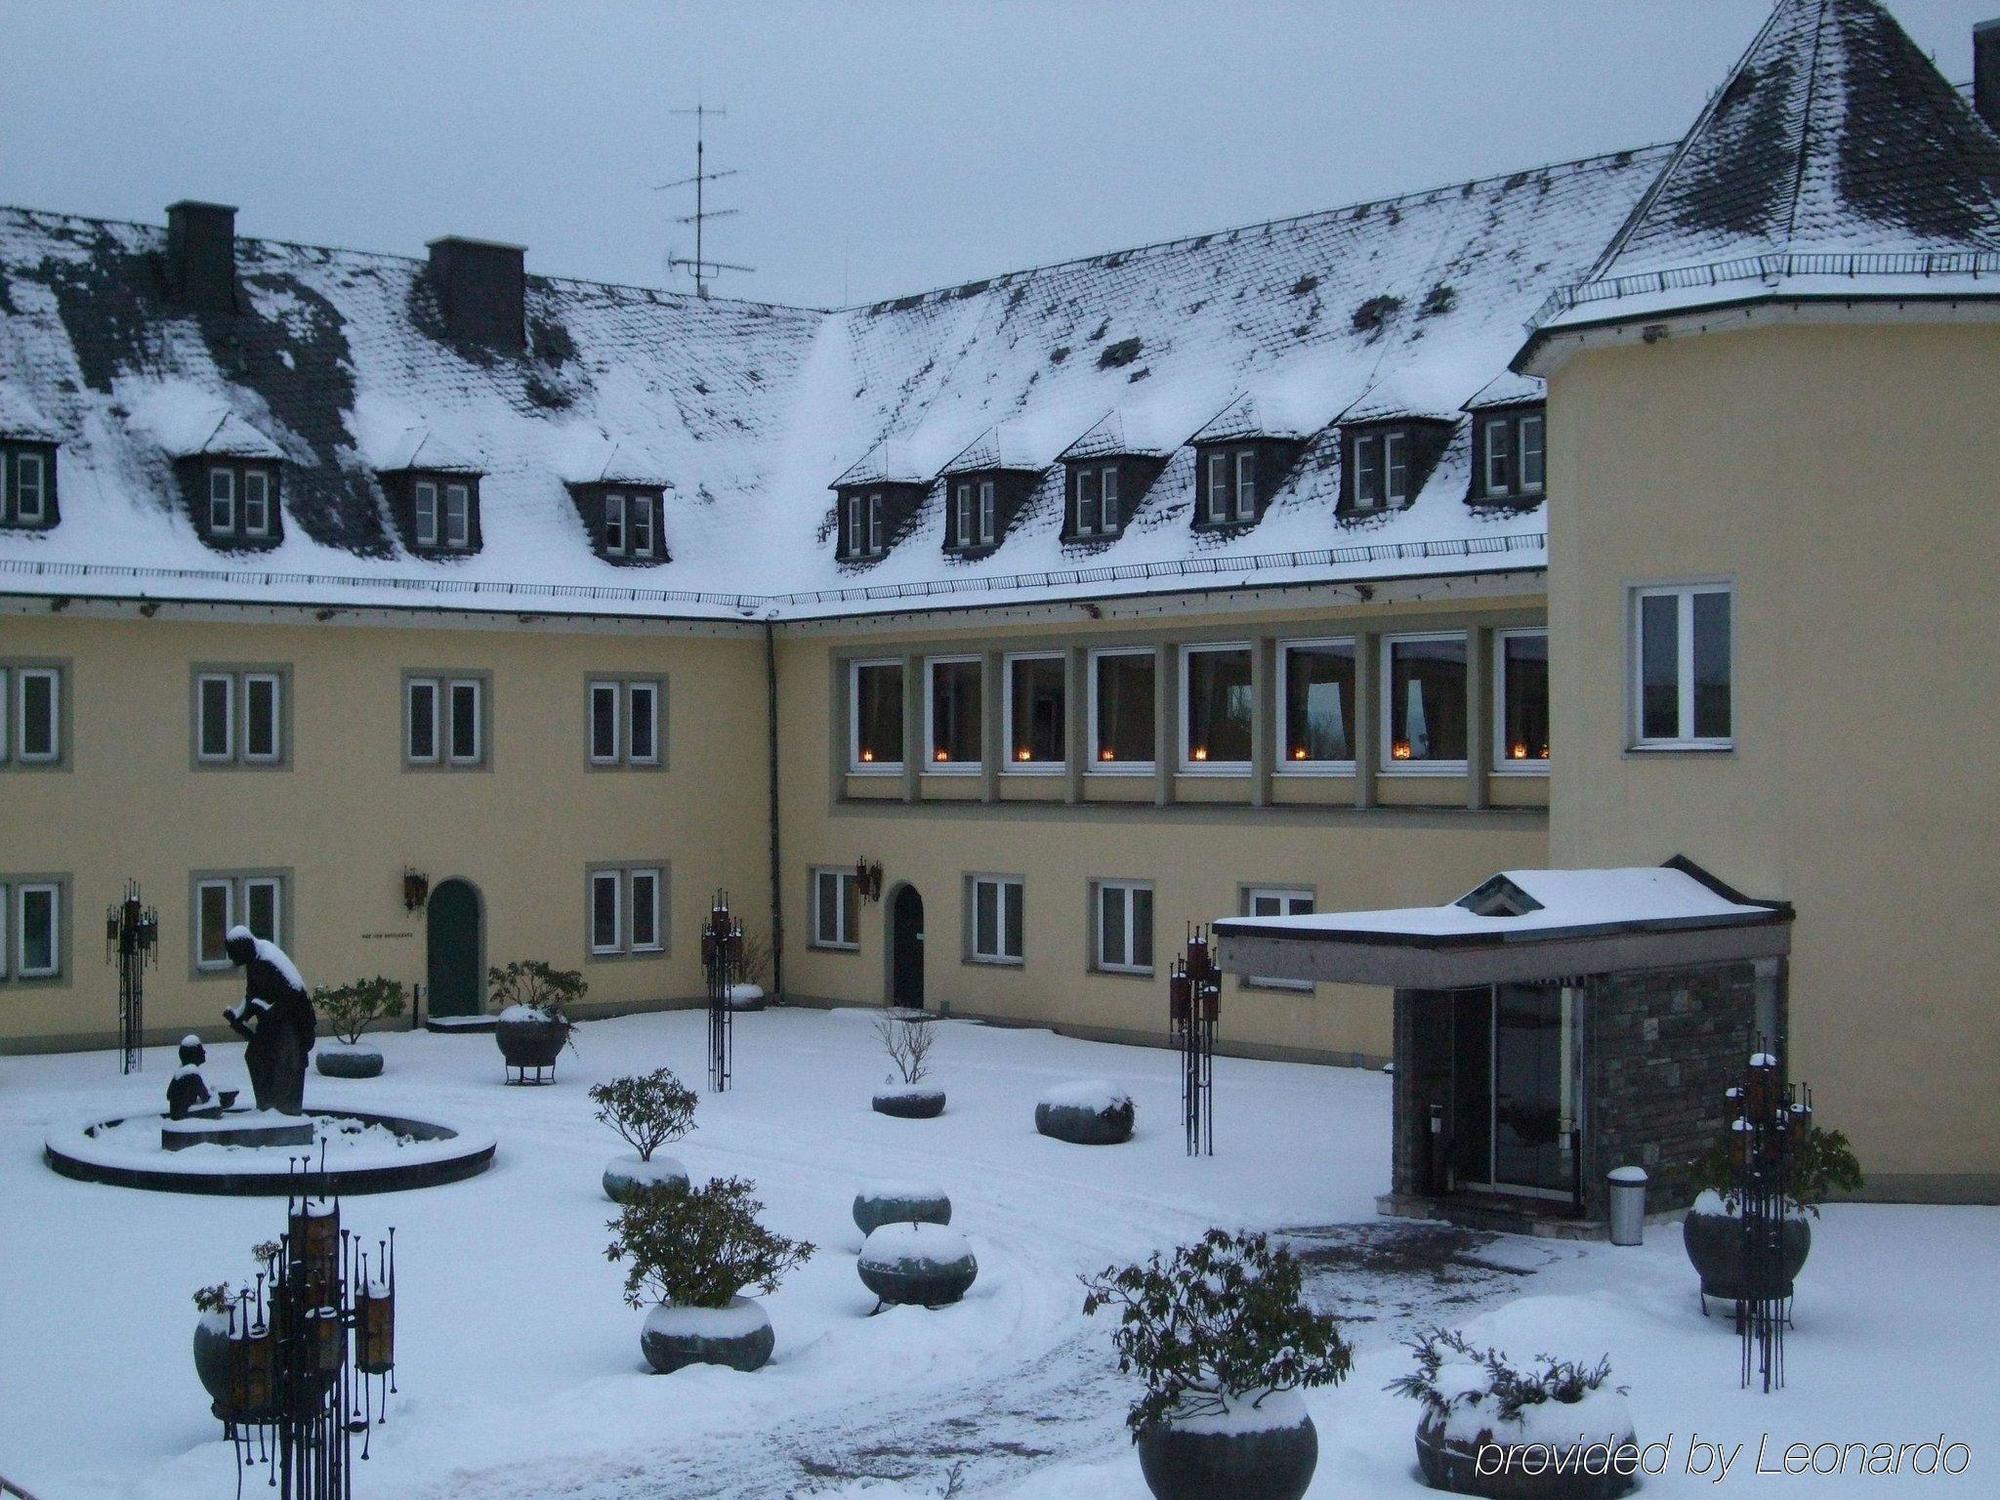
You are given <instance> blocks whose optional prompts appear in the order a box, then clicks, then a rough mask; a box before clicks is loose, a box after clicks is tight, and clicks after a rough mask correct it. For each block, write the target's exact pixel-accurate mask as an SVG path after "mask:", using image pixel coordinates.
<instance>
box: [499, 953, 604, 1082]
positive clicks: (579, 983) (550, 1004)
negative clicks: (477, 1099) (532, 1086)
mask: <svg viewBox="0 0 2000 1500" xmlns="http://www.w3.org/2000/svg"><path fill="white" fill-rule="evenodd" d="M486 983H487V987H488V988H489V989H490V990H491V991H492V996H493V1006H494V1008H495V1009H496V1010H498V1011H499V1013H500V1015H499V1018H498V1020H496V1021H495V1022H494V1025H493V1038H494V1040H495V1041H497V1042H498V1043H499V1044H500V1055H501V1056H502V1057H504V1058H506V1059H507V1066H508V1067H510V1068H512V1069H514V1070H515V1071H516V1072H517V1073H518V1074H520V1075H521V1076H520V1078H519V1081H520V1082H522V1083H527V1082H530V1081H532V1082H536V1083H548V1082H552V1081H553V1076H552V1075H553V1070H554V1068H555V1065H556V1059H557V1058H558V1057H559V1056H561V1055H562V1049H563V1048H564V1047H565V1046H567V1045H568V1044H569V1034H570V1031H571V1028H572V1024H573V1023H572V1022H571V1020H570V1015H571V1012H572V1011H573V1010H574V1008H575V1007H576V1005H577V1003H578V1002H579V1001H581V1000H582V999H583V997H584V994H585V992H586V991H587V990H588V989H589V988H590V987H589V985H587V984H586V983H585V982H584V978H583V975H582V974H581V973H579V972H578V971H577V970H575V969H555V968H551V967H550V966H549V965H548V964H547V963H545V962H543V961H542V960H541V959H538V958H528V959H516V960H515V961H514V962H512V963H510V964H508V965H507V966H506V967H505V968H493V969H489V970H487V971H486ZM530 1072H533V1073H534V1074H535V1075H536V1077H535V1078H534V1079H533V1080H530V1079H529V1078H528V1076H527V1075H528V1074H529V1073H530ZM544 1074H549V1075H551V1076H548V1077H545V1076H543V1075H544Z"/></svg>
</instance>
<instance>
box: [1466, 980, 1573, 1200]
mask: <svg viewBox="0 0 2000 1500" xmlns="http://www.w3.org/2000/svg"><path fill="white" fill-rule="evenodd" d="M1451 1021H1452V1027H1451V1029H1452V1093H1451V1114H1452V1119H1451V1159H1452V1169H1453V1172H1454V1174H1455V1175H1456V1177H1457V1179H1458V1181H1459V1182H1460V1183H1462V1184H1465V1185H1467V1186H1473V1187H1485V1188H1499V1189H1503V1190H1505V1191H1507V1192H1511V1193H1529V1194H1534V1195H1537V1196H1549V1197H1568V1196H1570V1195H1571V1193H1572V1192H1573V1190H1574V1188H1575V1172H1576V1164H1575V1155H1574V1150H1575V1137H1574V1130H1575V1125H1576V1104H1575V1098H1576V1055H1575V1037H1574V1030H1573V1028H1574V1024H1575V1008H1574V991H1573V990H1571V989H1570V988H1569V987H1567V986H1565V985H1561V984H1555V983H1547V982H1544V983H1536V984H1496V985H1489V986H1487V987H1485V988H1482V989H1476V990H1458V991H1455V992H1454V993H1453V994H1452V996H1451Z"/></svg>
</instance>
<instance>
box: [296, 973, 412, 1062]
mask: <svg viewBox="0 0 2000 1500" xmlns="http://www.w3.org/2000/svg"><path fill="white" fill-rule="evenodd" d="M403 1004H404V1000H403V983H402V981H401V980H399V979H386V978H384V977H383V976H382V975H380V974H377V975H376V976H375V977H374V978H373V979H357V980H355V981H354V982H353V983H352V984H343V985H341V986H340V987H339V988H338V989H327V988H325V987H324V986H322V987H321V988H319V989H316V990H314V991H313V1009H314V1010H315V1011H317V1012H318V1013H319V1019H320V1021H321V1023H322V1024H324V1025H325V1027H326V1029H327V1030H328V1031H330V1032H332V1033H333V1034H334V1036H335V1037H337V1038H338V1040H337V1041H334V1042H321V1043H320V1044H319V1045H318V1046H317V1047H315V1048H314V1049H313V1066H314V1067H315V1068H318V1069H319V1071H320V1072H321V1073H323V1074H325V1075H326V1076H327V1077H328V1078H373V1077H375V1075H376V1074H378V1073H380V1072H381V1071H382V1054H381V1053H380V1052H378V1051H377V1050H376V1049H375V1048H373V1047H364V1046H362V1045H361V1033H362V1032H364V1031H366V1030H367V1029H368V1028H369V1027H370V1026H372V1025H374V1024H375V1023H376V1022H377V1021H386V1020H389V1019H391V1018H393V1017H395V1016H400V1015H401V1014H402V1013H403Z"/></svg>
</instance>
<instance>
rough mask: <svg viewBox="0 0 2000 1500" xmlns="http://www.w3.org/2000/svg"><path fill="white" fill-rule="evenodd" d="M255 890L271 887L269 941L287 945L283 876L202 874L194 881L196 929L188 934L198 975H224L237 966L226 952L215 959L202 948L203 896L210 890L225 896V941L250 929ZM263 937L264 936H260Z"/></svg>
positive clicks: (223, 897) (223, 922)
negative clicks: (234, 930) (235, 931)
mask: <svg viewBox="0 0 2000 1500" xmlns="http://www.w3.org/2000/svg"><path fill="white" fill-rule="evenodd" d="M253 887H260V888H262V887H268V888H269V890H270V892H271V932H270V936H269V939H268V941H270V942H272V943H275V944H277V945H278V946H279V947H280V948H282V947H284V946H285V943H286V938H287V932H286V928H285V916H286V912H285V907H286V900H285V878H284V876H282V875H237V874H228V873H217V874H213V875H199V876H197V877H196V878H195V882H194V910H193V913H192V916H193V921H194V927H193V931H192V933H191V934H190V935H189V944H190V955H191V957H192V959H193V965H194V969H195V972H196V973H198V974H221V973H226V972H227V971H228V970H230V969H232V968H234V967H235V966H236V961H235V960H234V959H232V958H231V957H230V956H229V954H228V952H227V951H226V950H225V951H223V952H221V953H217V954H215V955H213V956H210V955H208V954H205V953H203V952H202V949H201V907H202V896H203V893H205V892H207V891H220V892H221V893H222V931H223V935H224V937H225V938H226V937H227V936H228V933H229V930H230V929H231V928H232V927H236V926H239V925H240V926H243V927H246V928H247V927H249V926H250V892H251V889H252V888H253ZM257 935H258V936H260V937H262V936H264V934H262V933H259V934H257Z"/></svg>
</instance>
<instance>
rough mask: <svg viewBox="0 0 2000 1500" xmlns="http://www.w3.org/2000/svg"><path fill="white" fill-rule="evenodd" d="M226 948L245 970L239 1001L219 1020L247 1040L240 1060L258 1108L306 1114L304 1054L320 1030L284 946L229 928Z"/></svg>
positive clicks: (246, 929)
mask: <svg viewBox="0 0 2000 1500" xmlns="http://www.w3.org/2000/svg"><path fill="white" fill-rule="evenodd" d="M224 946H225V947H226V948H227V949H228V952H229V957H230V958H231V960H232V961H234V962H235V964H236V965H237V967H238V968H241V969H243V970H244V971H245V973H244V985H243V1003H242V1004H241V1005H234V1006H231V1007H230V1008H229V1009H227V1010H225V1011H223V1013H222V1016H223V1019H224V1020H226V1021H227V1022H229V1024H230V1025H231V1026H232V1027H233V1028H235V1030H236V1031H237V1033H238V1034H239V1035H241V1036H243V1037H245V1038H246V1039H247V1040H248V1043H249V1045H248V1046H246V1047H245V1048H244V1050H243V1062H244V1065H245V1066H246V1067H248V1068H249V1070H250V1087H251V1089H252V1090H253V1091H254V1092H255V1093H256V1095H257V1108H259V1109H274V1110H277V1111H278V1112H279V1113H280V1114H286V1115H297V1114H303V1113H305V1093H306V1054H307V1053H309V1052H311V1051H312V1046H313V1042H314V1041H315V1040H316V1038H317V1034H318V1022H317V1017H315V1015H314V1014H313V1006H312V999H311V997H310V996H308V995H307V994H306V986H305V981H304V980H303V979H301V978H300V977H299V971H298V969H297V968H296V967H295V966H294V965H293V963H292V961H291V959H290V958H289V957H288V956H287V955H286V953H285V950H284V949H282V948H280V947H279V946H278V945H277V944H276V943H273V942H268V941H266V940H265V939H263V938H260V937H255V936H253V935H252V934H251V932H250V929H249V928H247V927H232V928H230V929H229V936H228V938H227V939H226V941H225V944H224Z"/></svg>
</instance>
